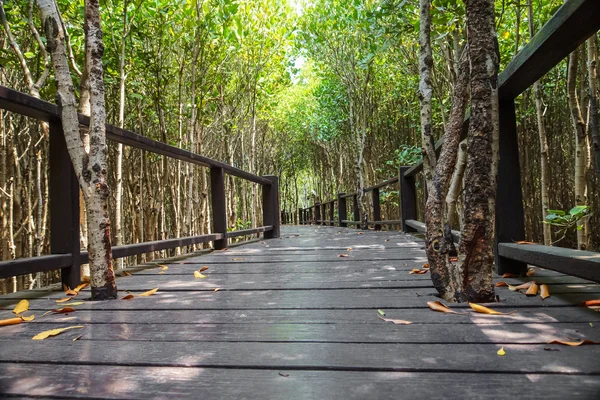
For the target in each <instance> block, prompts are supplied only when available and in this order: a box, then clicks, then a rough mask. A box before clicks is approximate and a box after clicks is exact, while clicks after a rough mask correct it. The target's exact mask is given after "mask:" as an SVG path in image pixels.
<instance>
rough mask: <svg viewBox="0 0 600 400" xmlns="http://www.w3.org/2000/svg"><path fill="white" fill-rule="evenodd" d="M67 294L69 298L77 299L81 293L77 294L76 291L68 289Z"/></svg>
mask: <svg viewBox="0 0 600 400" xmlns="http://www.w3.org/2000/svg"><path fill="white" fill-rule="evenodd" d="M65 294H66V295H67V296H73V297H75V296H77V295H78V294H79V293H77V292H76V291H74V290H72V289H68V288H67V290H65Z"/></svg>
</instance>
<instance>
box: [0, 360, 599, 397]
mask: <svg viewBox="0 0 600 400" xmlns="http://www.w3.org/2000/svg"><path fill="white" fill-rule="evenodd" d="M280 374H281V375H280ZM31 376H33V377H35V379H31V378H30V377H31ZM432 382H435V384H432ZM465 382H468V384H465ZM507 382H510V390H508V389H507ZM0 387H1V388H2V391H3V392H4V393H5V394H8V395H10V396H11V397H12V396H22V395H24V394H29V395H32V396H35V398H40V397H38V396H41V397H42V398H43V397H44V396H52V397H54V398H57V397H58V398H65V399H67V398H82V399H90V398H92V396H95V397H96V398H111V399H130V398H158V399H173V398H176V399H188V398H189V399H198V398H211V399H240V398H261V399H283V398H285V399H290V400H295V399H302V400H306V399H308V400H313V399H314V400H321V399H360V400H362V399H365V398H377V399H390V400H396V399H398V398H399V393H401V395H402V397H404V398H410V399H415V400H429V399H435V398H439V390H440V388H441V387H442V388H444V397H445V398H448V399H460V398H473V396H474V395H476V396H477V398H478V399H483V400H498V399H505V398H506V399H507V398H514V396H515V395H514V393H518V397H519V398H522V399H534V398H543V399H546V400H563V399H566V398H568V399H577V400H579V399H582V400H583V399H585V400H589V399H593V398H595V396H596V395H597V394H598V391H599V387H600V377H597V376H585V375H556V374H528V375H516V374H512V375H510V376H507V375H506V374H481V373H470V374H460V375H458V374H456V373H440V372H434V371H432V372H427V373H414V372H390V371H385V372H380V371H377V372H369V371H314V370H313V371H311V370H287V369H283V370H272V369H271V370H251V369H224V368H195V367H188V368H181V367H123V366H112V365H111V366H104V365H95V366H81V365H79V366H77V367H73V366H72V365H69V364H42V365H27V364H17V363H5V364H0ZM509 396H510V397H509Z"/></svg>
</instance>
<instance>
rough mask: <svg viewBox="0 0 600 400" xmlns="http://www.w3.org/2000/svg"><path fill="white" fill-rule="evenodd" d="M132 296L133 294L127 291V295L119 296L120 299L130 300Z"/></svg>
mask: <svg viewBox="0 0 600 400" xmlns="http://www.w3.org/2000/svg"><path fill="white" fill-rule="evenodd" d="M133 297H134V296H133V295H132V294H131V293H129V294H128V295H126V296H123V297H121V300H131V299H133Z"/></svg>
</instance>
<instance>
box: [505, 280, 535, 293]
mask: <svg viewBox="0 0 600 400" xmlns="http://www.w3.org/2000/svg"><path fill="white" fill-rule="evenodd" d="M533 284H535V282H534V281H531V282H526V283H522V284H520V285H518V286H511V285H508V289H509V290H510V291H511V292H516V291H519V290H525V289H529V288H530V287H531V285H533Z"/></svg>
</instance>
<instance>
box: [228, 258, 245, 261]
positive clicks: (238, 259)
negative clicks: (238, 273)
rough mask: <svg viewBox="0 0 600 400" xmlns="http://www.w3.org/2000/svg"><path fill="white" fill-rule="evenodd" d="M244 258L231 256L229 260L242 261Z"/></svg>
mask: <svg viewBox="0 0 600 400" xmlns="http://www.w3.org/2000/svg"><path fill="white" fill-rule="evenodd" d="M244 260H245V258H232V259H231V261H244Z"/></svg>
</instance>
